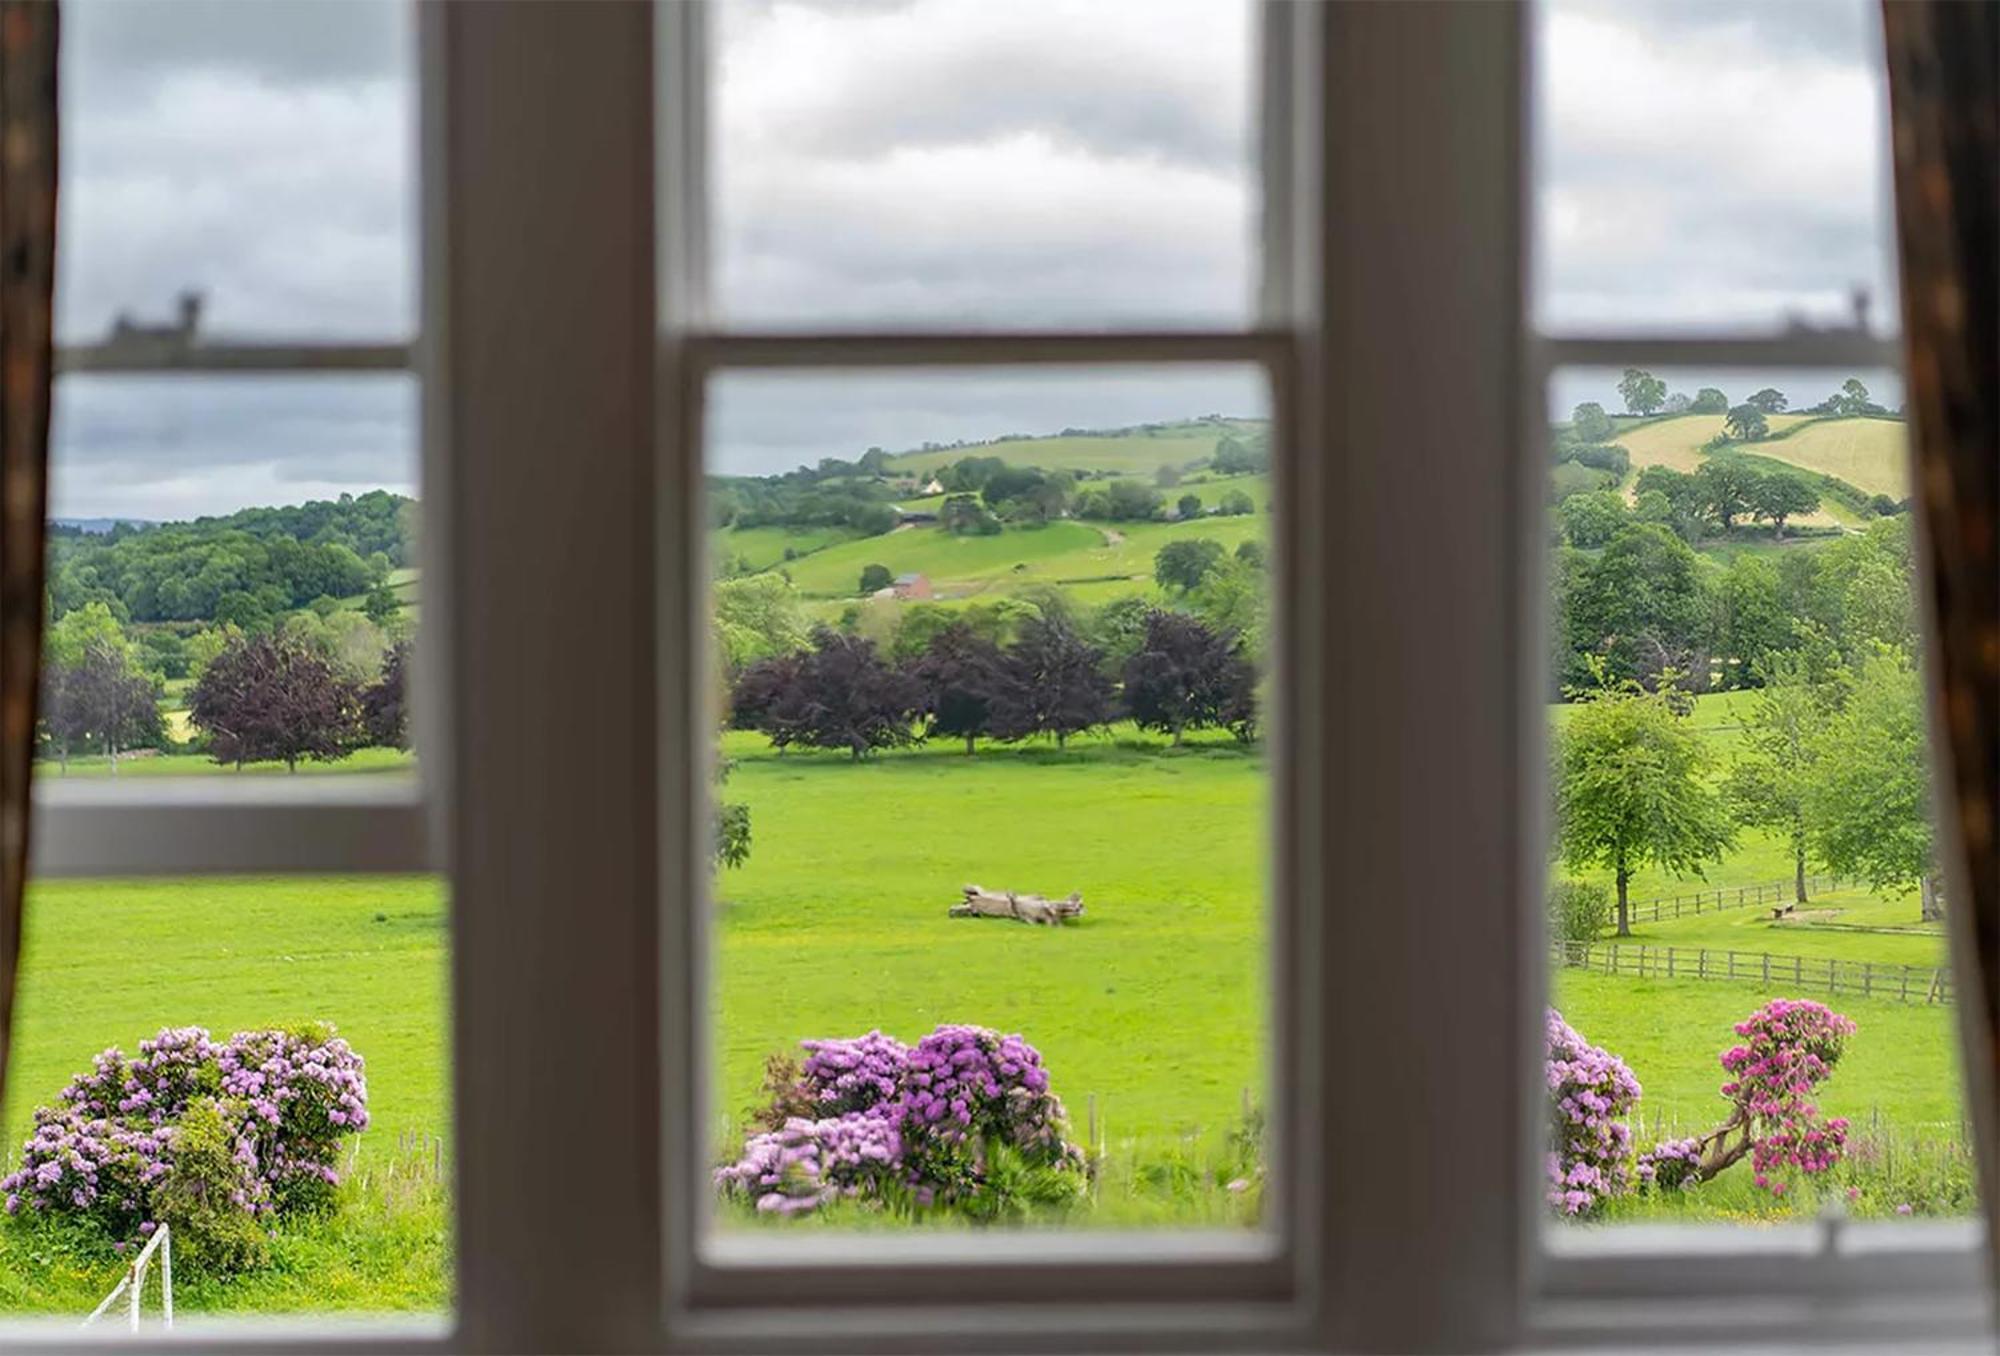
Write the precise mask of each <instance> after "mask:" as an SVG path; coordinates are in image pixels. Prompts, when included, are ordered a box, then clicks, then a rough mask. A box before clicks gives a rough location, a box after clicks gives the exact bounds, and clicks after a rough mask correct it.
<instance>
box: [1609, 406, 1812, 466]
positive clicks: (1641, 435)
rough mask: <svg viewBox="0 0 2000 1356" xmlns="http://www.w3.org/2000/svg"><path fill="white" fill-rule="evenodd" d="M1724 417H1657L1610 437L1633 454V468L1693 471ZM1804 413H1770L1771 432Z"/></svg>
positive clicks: (1796, 420)
mask: <svg viewBox="0 0 2000 1356" xmlns="http://www.w3.org/2000/svg"><path fill="white" fill-rule="evenodd" d="M1723 417H1724V416H1722V415H1719V414H1681V415H1675V416H1674V417H1673V418H1671V419H1656V420H1653V421H1651V422H1649V423H1644V424H1639V425H1636V426H1633V427H1630V428H1621V429H1619V430H1618V431H1617V432H1616V433H1615V434H1614V435H1613V436H1612V441H1613V442H1615V443H1617V444H1618V445H1619V446H1620V447H1623V448H1624V449H1625V450H1626V451H1627V452H1630V453H1631V454H1632V469H1633V470H1634V471H1638V470H1639V469H1641V468H1642V467H1646V466H1665V467H1668V468H1669V469H1671V470H1675V471H1692V470H1694V469H1695V468H1696V467H1697V466H1700V465H1701V463H1702V461H1703V460H1704V459H1705V457H1704V454H1703V452H1702V447H1703V445H1704V444H1706V443H1707V442H1708V440H1709V439H1711V438H1714V437H1716V436H1718V435H1719V434H1720V433H1721V432H1722V421H1723ZM1807 417H1808V416H1806V415H1803V414H1774V415H1771V416H1770V424H1771V432H1773V433H1780V432H1783V431H1784V430H1785V429H1788V428H1790V427H1791V426H1792V425H1794V424H1798V423H1803V422H1804V421H1805V420H1806V418H1807ZM1757 450H1758V451H1760V452H1762V451H1765V447H1764V446H1763V445H1760V446H1759V447H1758V449H1757ZM1774 455H1775V454H1774Z"/></svg>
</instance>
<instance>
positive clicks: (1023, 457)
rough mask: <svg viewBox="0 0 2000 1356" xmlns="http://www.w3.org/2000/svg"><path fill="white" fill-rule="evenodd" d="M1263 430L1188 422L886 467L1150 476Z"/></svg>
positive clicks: (939, 455)
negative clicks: (1002, 463)
mask: <svg viewBox="0 0 2000 1356" xmlns="http://www.w3.org/2000/svg"><path fill="white" fill-rule="evenodd" d="M1264 428H1265V421H1264V420H1262V419H1225V420H1222V421H1220V422H1210V421H1207V420H1190V421H1187V422H1184V423H1176V424H1161V425H1157V426H1155V427H1154V428H1153V429H1150V430H1134V431H1131V432H1125V433H1091V434H1082V435H1076V436H1069V437H1064V436H1055V437H1048V438H1009V439H1005V440H1003V441H999V442H990V443H970V444H967V445H965V446H963V447H940V448H934V449H932V450H930V451H926V452H904V453H901V454H899V455H897V456H895V457H891V458H890V459H889V466H890V469H891V470H893V471H909V472H916V471H935V470H937V469H939V468H940V467H944V466H949V465H951V464H952V463H953V462H955V461H958V460H959V459H960V458H962V457H1000V458H1002V459H1004V460H1006V461H1009V462H1012V463H1014V464H1016V465H1021V466H1040V467H1042V468H1043V469H1045V470H1050V471H1055V470H1071V471H1117V472H1120V473H1123V474H1125V475H1139V476H1150V475H1152V474H1153V473H1154V472H1155V471H1157V470H1158V469H1159V468H1160V467H1162V466H1172V467H1176V468H1178V467H1185V466H1192V465H1194V464H1195V463H1196V462H1200V461H1204V460H1206V459H1207V458H1209V457H1211V456H1214V455H1215V444H1216V442H1217V441H1218V440H1219V439H1221V438H1223V437H1225V436H1228V435H1230V434H1235V435H1236V436H1237V437H1239V438H1240V437H1243V436H1245V435H1247V434H1249V433H1255V432H1261V431H1263V429H1264Z"/></svg>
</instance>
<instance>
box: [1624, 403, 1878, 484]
mask: <svg viewBox="0 0 2000 1356" xmlns="http://www.w3.org/2000/svg"><path fill="white" fill-rule="evenodd" d="M1748 450H1751V451H1755V452H1757V453H1758V454H1759V455H1761V456H1766V457H1776V458H1777V459H1778V460H1780V461H1788V462H1790V463H1791V464H1792V465H1794V466H1803V467H1804V468H1805V469H1807V470H1808V471H1818V472H1820V473H1821V474H1823V475H1829V476H1835V477H1838V478H1839V479H1841V480H1844V481H1846V482H1847V483H1848V484H1850V485H1852V486H1854V487H1855V488H1856V489H1860V490H1865V491H1867V492H1868V493H1869V494H1886V495H1888V496H1889V497H1890V498H1891V499H1901V498H1903V497H1904V496H1906V495H1907V494H1909V492H1910V454H1909V437H1908V433H1907V429H1906V426H1905V425H1904V423H1903V421H1902V420H1900V419H1822V420H1819V421H1817V422H1815V423H1813V424H1811V425H1809V426H1807V427H1805V428H1802V429H1799V430H1798V431H1797V432H1796V433H1793V434H1792V435H1790V436H1789V437H1785V438H1773V439H1769V440H1767V441H1765V442H1761V443H1752V444H1750V445H1749V449H1748ZM1633 455H1634V457H1635V459H1636V457H1637V455H1638V454H1637V453H1634V454H1633Z"/></svg>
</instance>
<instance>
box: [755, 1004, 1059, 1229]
mask: <svg viewBox="0 0 2000 1356" xmlns="http://www.w3.org/2000/svg"><path fill="white" fill-rule="evenodd" d="M801 1048H802V1049H803V1050H805V1052H806V1058H805V1060H804V1062H803V1063H802V1064H794V1063H792V1062H791V1061H788V1060H783V1059H776V1060H773V1061H772V1062H771V1063H770V1065H769V1066H768V1076H767V1082H766V1090H767V1092H769V1093H770V1095H771V1104H770V1106H769V1107H767V1108H766V1109H764V1110H763V1111H762V1112H761V1113H760V1114H759V1115H758V1117H757V1120H758V1121H759V1122H760V1123H762V1124H764V1125H766V1126H767V1127H768V1128H767V1129H765V1130H764V1131H762V1132H761V1133H758V1134H753V1135H752V1136H751V1137H750V1138H749V1140H748V1141H747V1142H746V1143H745V1144H744V1146H743V1152H742V1154H741V1156H740V1157H738V1158H737V1159H736V1161H734V1162H732V1163H727V1164H725V1165H723V1166H722V1167H720V1168H718V1169H717V1170H716V1173H715V1180H716V1185H717V1186H718V1187H719V1188H721V1190H722V1192H723V1194H724V1195H725V1196H728V1197H734V1198H738V1199H743V1200H747V1201H750V1202H752V1203H753V1204H754V1205H755V1206H756V1208H757V1209H758V1210H759V1211H760V1212H763V1213H766V1214H778V1215H796V1214H803V1213H806V1212H809V1211H813V1210H817V1209H818V1208H819V1207H820V1206H822V1205H825V1204H827V1203H828V1202H830V1201H834V1200H838V1199H850V1200H861V1201H870V1202H876V1203H882V1204H889V1205H894V1206H897V1207H899V1208H911V1209H926V1208H949V1209H954V1210H956V1211H958V1212H960V1213H963V1214H967V1215H970V1216H973V1217H975V1218H993V1217H996V1216H998V1215H1000V1214H1002V1213H1008V1212H1012V1211H1017V1210H1019V1209H1020V1208H1022V1207H1023V1206H1025V1205H1029V1204H1055V1203H1060V1202H1063V1201H1065V1200H1070V1199H1074V1198H1075V1196H1076V1195H1077V1194H1078V1192H1079V1191H1080V1190H1081V1187H1082V1182H1083V1170H1084V1156H1083V1153H1082V1151H1081V1150H1080V1149H1078V1148H1077V1147H1076V1146H1075V1145H1074V1144H1071V1143H1070V1142H1069V1140H1068V1138H1067V1135H1068V1122H1067V1119H1066V1117H1065V1115H1064V1112H1063V1105H1062V1102H1061V1101H1060V1100H1059V1099H1058V1098H1057V1097H1056V1096H1055V1094H1054V1093H1053V1092H1052V1091H1050V1088H1049V1075H1048V1071H1047V1070H1046V1069H1045V1068H1043V1067H1042V1057H1041V1054H1040V1053H1039V1052H1038V1051H1037V1050H1036V1049H1035V1048H1034V1047H1033V1046H1032V1045H1029V1044H1028V1043H1027V1042H1026V1041H1025V1040H1023V1039H1022V1038H1021V1037H1020V1036H1018V1035H1009V1036H1003V1035H1000V1034H999V1033H997V1032H994V1031H990V1030H988V1029H987V1028H985V1027H978V1026H955V1025H949V1024H947V1025H944V1026H940V1027H938V1028H937V1029H936V1030H935V1031H933V1032H931V1034H930V1035H928V1036H925V1037H924V1038H923V1039H922V1040H920V1041H918V1042H917V1044H916V1045H915V1047H909V1046H905V1045H904V1044H903V1043H902V1042H901V1041H898V1040H896V1039H895V1038H894V1037H891V1036H885V1035H883V1034H882V1033H881V1032H880V1031H871V1032H869V1033H868V1034H867V1035H865V1036H859V1037H856V1038H854V1039H852V1040H811V1041H804V1042H802V1043H801Z"/></svg>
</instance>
